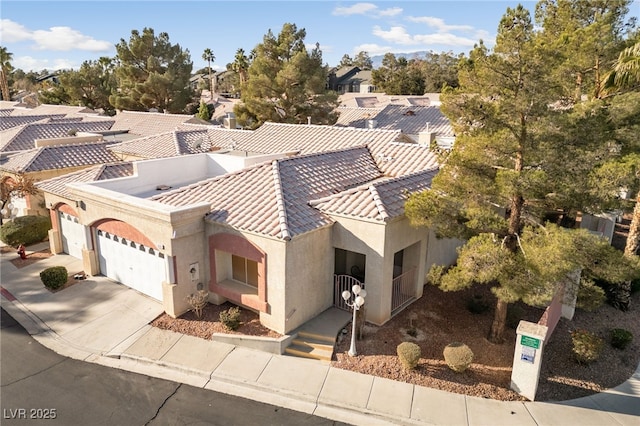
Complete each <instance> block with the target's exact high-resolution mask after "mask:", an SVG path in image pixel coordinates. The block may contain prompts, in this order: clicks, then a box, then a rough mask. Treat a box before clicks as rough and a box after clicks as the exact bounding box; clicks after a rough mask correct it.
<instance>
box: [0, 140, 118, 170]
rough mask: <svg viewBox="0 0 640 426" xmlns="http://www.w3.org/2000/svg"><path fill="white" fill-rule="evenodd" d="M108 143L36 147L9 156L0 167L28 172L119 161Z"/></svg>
mask: <svg viewBox="0 0 640 426" xmlns="http://www.w3.org/2000/svg"><path fill="white" fill-rule="evenodd" d="M108 144H109V142H98V143H87V144H74V145H52V146H43V147H40V148H34V149H31V150H28V151H24V152H21V153H18V154H14V155H11V156H9V157H8V158H7V160H6V161H5V162H3V163H2V164H0V169H1V170H6V171H11V172H22V173H27V172H37V171H42V170H55V169H65V168H68V167H79V166H91V165H94V164H102V163H114V162H117V161H118V158H117V157H116V156H115V154H113V153H112V152H111V151H109V150H108V149H107V146H108Z"/></svg>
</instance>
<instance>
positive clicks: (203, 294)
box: [187, 290, 209, 318]
mask: <svg viewBox="0 0 640 426" xmlns="http://www.w3.org/2000/svg"><path fill="white" fill-rule="evenodd" d="M187 303H188V304H189V306H191V310H192V311H193V313H194V314H196V317H198V318H202V310H203V309H204V307H205V306H207V303H209V292H208V291H207V290H198V292H197V293H196V294H190V295H188V296H187Z"/></svg>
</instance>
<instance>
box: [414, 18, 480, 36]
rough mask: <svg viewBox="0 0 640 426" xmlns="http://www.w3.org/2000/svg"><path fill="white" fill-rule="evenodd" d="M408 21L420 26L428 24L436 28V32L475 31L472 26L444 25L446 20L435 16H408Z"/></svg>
mask: <svg viewBox="0 0 640 426" xmlns="http://www.w3.org/2000/svg"><path fill="white" fill-rule="evenodd" d="M407 20H408V21H409V22H415V23H418V24H427V25H428V26H429V27H431V28H435V29H436V31H438V32H441V33H445V32H449V31H473V26H471V25H447V24H445V23H444V19H441V18H435V17H433V16H408V17H407Z"/></svg>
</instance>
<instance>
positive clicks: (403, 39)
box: [373, 25, 416, 45]
mask: <svg viewBox="0 0 640 426" xmlns="http://www.w3.org/2000/svg"><path fill="white" fill-rule="evenodd" d="M373 35H374V36H377V37H380V38H381V39H383V40H385V41H388V42H390V43H394V44H402V45H412V44H416V42H415V40H413V37H412V36H411V35H410V34H409V33H407V30H405V29H404V28H403V27H399V26H398V27H391V29H389V30H388V31H385V30H383V29H382V28H380V27H379V26H378V25H376V26H374V27H373Z"/></svg>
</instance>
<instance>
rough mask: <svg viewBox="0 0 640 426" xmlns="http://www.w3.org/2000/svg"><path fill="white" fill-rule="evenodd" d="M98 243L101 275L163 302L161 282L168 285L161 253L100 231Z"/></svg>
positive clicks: (165, 263) (165, 264) (165, 265)
mask: <svg viewBox="0 0 640 426" xmlns="http://www.w3.org/2000/svg"><path fill="white" fill-rule="evenodd" d="M96 240H97V242H98V247H97V248H98V259H99V262H100V272H101V273H102V275H105V276H107V277H109V278H111V279H113V280H115V281H118V282H120V283H122V284H124V285H127V286H129V287H131V288H133V289H134V290H137V291H139V292H141V293H144V294H146V295H148V296H151V297H153V298H154V299H157V300H160V301H161V300H162V282H163V281H167V262H166V259H165V257H164V255H163V254H162V253H159V252H157V251H155V250H154V249H152V248H149V247H145V246H143V245H141V244H139V243H136V242H133V241H129V240H127V239H125V238H122V237H119V236H117V235H113V234H109V233H108V232H104V231H100V230H99V231H98V233H97V239H96Z"/></svg>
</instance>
